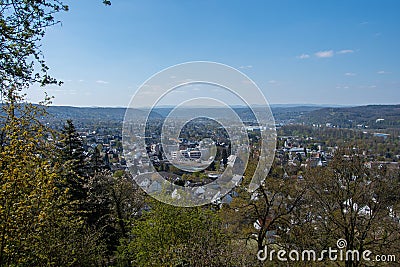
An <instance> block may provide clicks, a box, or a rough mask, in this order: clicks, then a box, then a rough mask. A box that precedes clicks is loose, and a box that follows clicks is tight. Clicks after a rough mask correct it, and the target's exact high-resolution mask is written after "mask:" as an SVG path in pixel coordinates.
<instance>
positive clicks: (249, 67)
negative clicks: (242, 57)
mask: <svg viewBox="0 0 400 267" xmlns="http://www.w3.org/2000/svg"><path fill="white" fill-rule="evenodd" d="M251 68H253V66H252V65H247V66H240V67H239V69H251Z"/></svg>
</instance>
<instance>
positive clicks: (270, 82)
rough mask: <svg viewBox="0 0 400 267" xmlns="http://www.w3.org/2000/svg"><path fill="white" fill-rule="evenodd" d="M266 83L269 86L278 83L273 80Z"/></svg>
mask: <svg viewBox="0 0 400 267" xmlns="http://www.w3.org/2000/svg"><path fill="white" fill-rule="evenodd" d="M268 83H269V84H277V83H278V82H277V81H275V80H269V81H268Z"/></svg>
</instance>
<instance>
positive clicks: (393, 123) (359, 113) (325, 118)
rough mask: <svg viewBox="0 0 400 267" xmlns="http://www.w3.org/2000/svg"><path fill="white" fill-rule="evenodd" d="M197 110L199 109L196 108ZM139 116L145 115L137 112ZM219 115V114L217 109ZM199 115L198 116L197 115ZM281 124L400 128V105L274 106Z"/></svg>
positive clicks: (78, 111) (80, 116) (112, 117)
mask: <svg viewBox="0 0 400 267" xmlns="http://www.w3.org/2000/svg"><path fill="white" fill-rule="evenodd" d="M196 109H197V110H198V109H199V108H196ZM234 109H235V110H236V112H237V113H239V116H240V117H241V118H242V119H243V120H251V119H252V118H254V117H253V116H252V114H251V112H250V110H249V109H247V108H234ZM170 110H171V109H169V108H160V109H156V110H155V111H153V112H152V113H151V116H152V117H153V118H162V117H165V116H166V115H167V114H168V113H169V112H170ZM48 111H49V113H50V115H51V117H53V120H61V121H65V120H67V119H72V120H74V121H78V122H85V121H92V122H93V121H100V122H101V121H113V122H117V123H118V122H122V121H123V119H124V115H125V111H126V109H125V108H102V107H85V108H80V107H69V106H51V107H49V108H48ZM135 112H137V114H139V115H140V114H142V115H143V114H145V112H143V111H140V110H137V111H135ZM216 112H218V110H217V109H216ZM196 113H197V114H199V113H198V112H196ZM272 113H273V114H274V117H275V121H276V122H277V123H282V124H287V123H301V124H303V123H305V124H318V125H323V126H326V125H327V124H328V125H332V126H339V127H341V128H357V127H358V128H360V127H361V128H364V127H367V128H373V129H386V128H400V105H368V106H357V107H334V108H332V107H319V106H288V107H285V106H272Z"/></svg>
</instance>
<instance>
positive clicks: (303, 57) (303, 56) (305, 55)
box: [297, 54, 310, 59]
mask: <svg viewBox="0 0 400 267" xmlns="http://www.w3.org/2000/svg"><path fill="white" fill-rule="evenodd" d="M297 58H299V59H306V58H310V55H309V54H301V55H300V56H297Z"/></svg>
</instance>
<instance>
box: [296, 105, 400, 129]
mask: <svg viewBox="0 0 400 267" xmlns="http://www.w3.org/2000/svg"><path fill="white" fill-rule="evenodd" d="M297 121H298V122H304V123H306V124H322V125H326V124H327V123H328V124H331V125H334V126H340V127H342V128H357V127H358V128H360V127H361V128H364V127H367V128H373V129H386V128H400V105H368V106H358V107H341V108H321V109H318V110H313V111H311V112H308V113H305V114H303V115H302V116H300V117H299V118H298V119H297Z"/></svg>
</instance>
